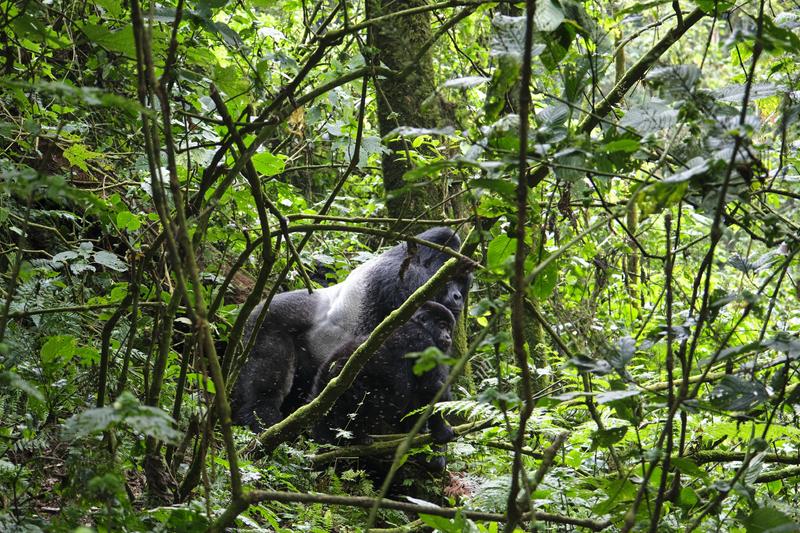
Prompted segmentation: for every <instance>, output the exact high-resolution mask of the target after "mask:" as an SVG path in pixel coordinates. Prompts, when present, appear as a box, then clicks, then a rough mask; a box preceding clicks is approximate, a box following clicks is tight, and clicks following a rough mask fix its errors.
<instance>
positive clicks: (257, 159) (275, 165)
mask: <svg viewBox="0 0 800 533" xmlns="http://www.w3.org/2000/svg"><path fill="white" fill-rule="evenodd" d="M252 161H253V166H254V167H255V168H256V170H257V171H258V173H259V174H263V175H264V176H276V175H278V174H280V173H281V172H283V169H284V168H285V167H286V163H285V162H284V160H283V159H281V158H280V157H277V156H275V155H272V153H270V152H259V153H257V154H256V155H254V156H253V159H252Z"/></svg>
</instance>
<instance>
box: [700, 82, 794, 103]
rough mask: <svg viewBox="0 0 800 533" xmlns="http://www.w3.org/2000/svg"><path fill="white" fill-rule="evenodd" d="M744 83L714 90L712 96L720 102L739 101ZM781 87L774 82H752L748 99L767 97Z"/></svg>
mask: <svg viewBox="0 0 800 533" xmlns="http://www.w3.org/2000/svg"><path fill="white" fill-rule="evenodd" d="M745 88H746V85H744V84H739V85H729V86H727V87H723V88H722V89H717V90H716V91H714V98H716V99H717V100H719V101H720V102H731V103H734V104H738V103H741V102H742V100H743V98H744V91H745ZM782 90H783V87H781V86H780V85H776V84H774V83H754V84H752V85H751V86H750V93H749V98H750V101H754V100H760V99H762V98H769V97H770V96H774V95H776V94H778V93H779V92H781V91H782Z"/></svg>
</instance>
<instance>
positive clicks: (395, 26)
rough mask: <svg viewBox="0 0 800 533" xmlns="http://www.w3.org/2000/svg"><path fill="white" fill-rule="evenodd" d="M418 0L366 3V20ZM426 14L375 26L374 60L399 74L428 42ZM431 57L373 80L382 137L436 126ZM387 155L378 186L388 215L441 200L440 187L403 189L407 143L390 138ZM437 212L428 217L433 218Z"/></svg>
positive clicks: (415, 212)
mask: <svg viewBox="0 0 800 533" xmlns="http://www.w3.org/2000/svg"><path fill="white" fill-rule="evenodd" d="M425 4H426V2H424V1H423V0H368V1H367V6H368V9H369V11H370V13H369V17H370V18H373V17H378V16H382V15H387V14H390V13H396V12H398V11H405V10H407V9H410V8H414V7H417V6H421V5H425ZM431 35H432V32H431V17H430V14H429V13H419V14H414V15H410V16H399V17H393V18H391V19H389V20H388V21H387V22H385V23H383V24H381V25H379V26H374V27H373V29H372V31H371V32H370V45H371V47H372V50H373V52H374V53H375V54H376V57H375V60H376V61H378V62H380V63H383V64H384V65H386V66H387V67H389V68H390V69H392V70H394V71H396V72H399V71H402V70H403V69H405V68H406V67H408V65H409V63H410V62H411V61H414V58H416V57H417V55H419V52H420V50H422V49H423V48H424V47H425V46H426V44H427V43H429V41H430V39H431ZM435 89H436V83H435V80H434V70H433V59H432V57H431V54H430V50H427V51H426V52H425V53H424V54H422V57H421V59H419V61H417V64H416V65H414V67H413V68H412V69H411V71H410V74H409V75H408V76H405V77H403V78H402V79H396V78H376V79H375V92H376V95H377V103H378V122H379V127H380V133H381V137H385V136H386V135H388V134H389V133H390V132H392V131H393V130H395V129H396V128H397V127H398V126H411V127H416V128H430V127H436V126H438V125H440V123H441V117H442V110H441V105H440V103H439V100H438V98H437V97H436V96H435ZM387 147H388V148H389V150H390V153H387V154H384V156H383V161H382V166H383V184H384V189H385V190H386V206H387V210H388V212H389V216H392V217H404V218H405V217H415V216H419V215H422V214H423V213H425V212H426V210H427V209H429V208H430V207H432V206H433V205H436V204H438V203H439V202H441V200H443V199H444V197H445V196H444V192H443V191H444V186H442V187H437V186H436V185H434V184H424V185H422V184H420V185H419V186H412V187H409V188H406V189H405V190H404V187H405V186H406V185H407V183H406V181H405V180H404V177H403V176H404V174H405V173H406V172H407V171H408V170H409V169H411V165H410V164H409V161H408V150H409V149H410V146H409V144H408V141H406V140H403V139H395V140H392V141H390V142H388V143H387ZM435 214H436V213H431V215H435Z"/></svg>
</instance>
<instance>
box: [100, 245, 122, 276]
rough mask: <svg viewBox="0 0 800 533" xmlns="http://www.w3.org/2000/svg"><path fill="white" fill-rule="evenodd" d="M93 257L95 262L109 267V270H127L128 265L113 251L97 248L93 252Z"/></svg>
mask: <svg viewBox="0 0 800 533" xmlns="http://www.w3.org/2000/svg"><path fill="white" fill-rule="evenodd" d="M93 258H94V262H95V263H97V264H98V265H103V266H104V267H106V268H110V269H111V270H116V271H117V272H125V271H126V270H128V265H126V264H125V262H124V261H123V260H122V259H120V258H119V257H117V255H116V254H114V253H111V252H107V251H105V250H99V251H97V252H95V253H94V256H93Z"/></svg>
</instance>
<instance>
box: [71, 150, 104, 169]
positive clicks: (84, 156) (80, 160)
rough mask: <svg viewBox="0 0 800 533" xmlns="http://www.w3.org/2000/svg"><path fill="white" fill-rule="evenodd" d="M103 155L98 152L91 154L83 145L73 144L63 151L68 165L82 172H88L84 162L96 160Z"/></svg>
mask: <svg viewBox="0 0 800 533" xmlns="http://www.w3.org/2000/svg"><path fill="white" fill-rule="evenodd" d="M102 155H103V154H101V153H100V152H93V151H91V150H89V148H88V147H86V146H85V145H83V144H73V145H72V146H70V147H69V148H67V149H66V150H64V157H66V158H67V161H69V163H70V165H72V166H73V167H78V168H79V169H81V170H83V171H84V172H88V171H89V167H88V166H87V165H86V161H91V160H93V159H98V158H99V157H101V156H102Z"/></svg>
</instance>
